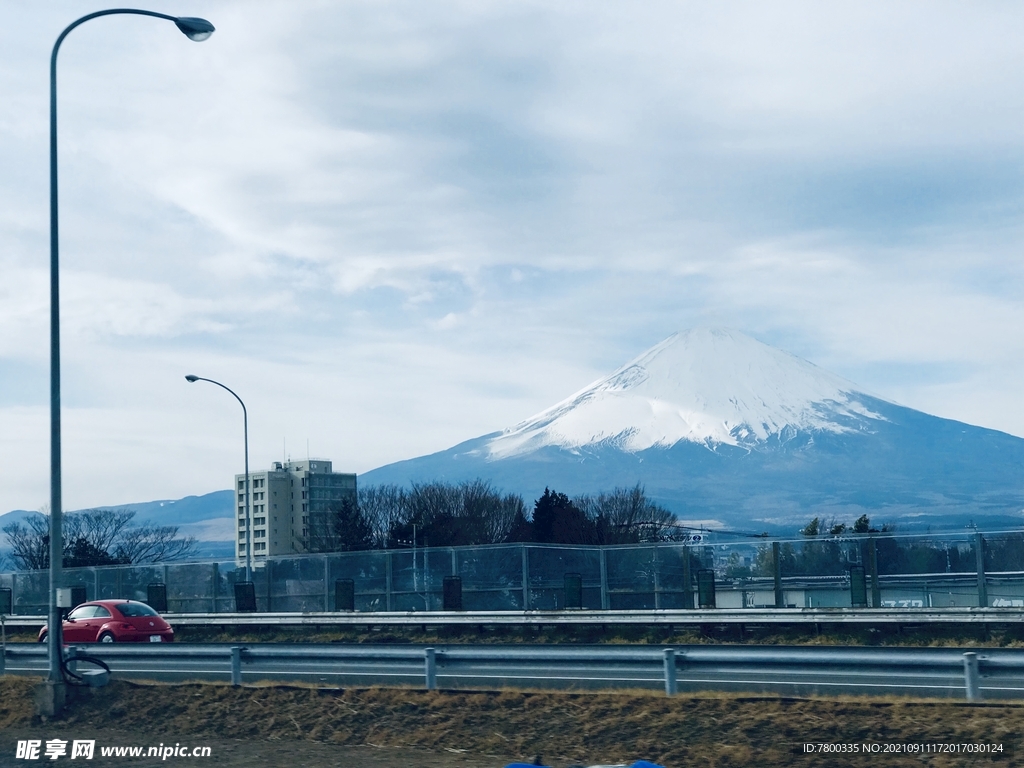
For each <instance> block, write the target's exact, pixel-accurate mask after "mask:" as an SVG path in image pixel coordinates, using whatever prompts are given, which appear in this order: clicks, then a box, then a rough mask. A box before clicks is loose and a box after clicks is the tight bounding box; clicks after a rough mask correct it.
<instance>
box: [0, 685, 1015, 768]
mask: <svg viewBox="0 0 1024 768" xmlns="http://www.w3.org/2000/svg"><path fill="white" fill-rule="evenodd" d="M33 682H34V681H30V680H27V679H22V678H3V679H0V735H5V736H6V738H4V739H3V742H5V743H0V748H2V749H4V750H8V747H7V746H6V744H9V743H11V742H10V738H12V736H11V734H25V733H39V734H41V736H37V737H36V738H44V739H45V738H54V737H55V735H56V734H57V732H58V731H61V732H65V733H71V732H76V733H77V732H80V731H86V732H89V733H104V732H110V731H116V732H117V733H118V734H126V733H127V734H132V737H133V738H135V739H136V740H137V741H139V742H144V743H156V742H157V741H169V740H172V739H177V740H179V741H180V740H182V738H184V737H186V736H187V737H190V738H193V740H195V739H211V740H214V741H213V742H212V743H214V744H219V745H224V744H226V743H228V742H231V743H236V744H238V745H239V746H238V749H237V750H235V751H236V752H237V753H238V755H239V762H237V763H236V762H231V761H230V760H225V761H220V760H217V761H214V762H211V763H209V764H211V765H213V764H221V765H243V764H248V765H255V766H262V765H273V764H276V763H274V762H264V761H263V760H265V759H269V758H265V757H262V756H265V755H268V754H270V753H271V752H275V753H276V752H280V751H281V750H282V748H283V749H284V751H283V752H282V754H296V755H298V754H306V755H307V757H306V758H303V759H301V760H298V761H297V762H295V761H293V762H292V764H295V765H298V764H300V763H301V764H303V765H311V766H312V765H334V764H341V763H338V762H337V760H338V759H339V757H340V755H341V754H342V753H340V752H337V751H335V752H333V753H332V752H331V751H330V750H331V749H332V748H334V749H335V750H337V749H340V748H341V747H342V745H344V746H345V748H346V749H354V748H356V747H357V746H358V747H362V748H365V747H366V746H367V745H372V746H373V747H374V748H375V749H376V750H377V751H376V752H375V753H374V755H375V757H373V759H371V757H365V758H360V761H361V762H360V763H358V764H362V765H367V766H369V765H374V766H382V767H383V766H387V767H388V768H398V766H403V765H421V766H428V765H430V766H433V765H437V766H442V765H453V766H457V765H465V766H487V765H491V766H501V765H503V764H504V763H505V762H507V761H511V760H512V759H524V758H525V759H526V761H527V762H529V761H530V760H532V759H533V757H534V756H535V755H543V756H544V758H545V762H546V764H548V765H553V766H558V767H563V766H567V765H570V764H574V763H582V764H587V763H596V762H601V761H620V762H627V761H632V760H634V759H637V758H641V757H642V758H646V759H649V760H655V761H657V762H659V763H661V764H663V765H666V766H689V765H701V766H717V767H718V768H726V767H727V766H738V767H740V766H742V768H749V766H752V765H757V766H792V765H815V766H820V765H828V766H843V765H851V766H864V765H885V766H911V765H912V766H920V765H922V764H928V765H938V766H968V765H1024V759H1022V758H1024V752H1021V741H1022V734H1024V704H1013V703H1010V704H996V703H983V704H974V705H972V704H966V703H955V702H947V701H914V700H901V699H867V698H856V699H845V700H834V699H795V698H783V697H773V696H743V695H724V694H723V695H713V694H706V695H685V696H677V697H673V698H667V697H665V696H659V695H656V694H650V693H636V692H631V693H597V694H594V693H547V692H524V691H512V690H508V691H500V692H464V691H463V692H443V691H442V692H427V691H418V690H410V689H401V688H360V689H356V688H353V689H322V688H321V689H317V688H312V687H305V686H258V687H248V686H247V687H238V688H233V687H230V686H227V685H220V684H199V683H194V684H182V685H162V684H141V683H129V682H123V681H117V682H114V683H112V684H111V685H110V686H109V687H108V688H106V689H103V690H102V691H97V692H95V693H94V695H92V696H91V697H88V698H86V699H85V700H84V701H81V702H79V703H77V704H76V705H75V707H74V709H73V711H72V712H71V714H69V715H68V716H67V717H66V718H65V720H64V721H62V722H61V723H59V724H58V723H45V724H44V723H39V722H38V720H37V719H36V718H34V717H33V715H32V705H31V695H30V691H31V686H32V684H33ZM58 726H59V728H58ZM19 738H26V737H25V736H24V735H19ZM90 738H93V737H90ZM818 742H830V743H845V744H861V745H862V744H865V743H870V742H874V743H879V744H890V745H891V744H900V745H905V744H911V743H916V744H931V745H942V744H963V743H971V744H978V743H983V744H1002V745H1003V751H1002V752H1001V753H997V754H995V755H992V756H986V757H980V756H978V755H976V754H955V753H954V754H948V753H933V754H931V755H929V756H927V757H922V756H921V755H919V754H876V755H872V756H865V755H863V754H845V755H844V754H829V755H814V756H808V755H805V754H803V752H802V751H801V750H802V749H803V747H802V745H803V744H805V743H818ZM260 745H264V746H265V747H266V749H261V747H260ZM286 745H288V746H286ZM307 748H308V750H312V752H308V751H307V752H302V751H301V750H302V749H307ZM410 748H412V749H413V750H418V751H415V752H413V753H408V754H414V755H418V756H419V757H416V758H415V762H409V760H413V759H414V758H410V757H408V756H404V757H400V756H399V755H400V754H402V755H406V753H401V752H400V750H401V749H406V750H408V749H410ZM246 749H248V752H246ZM316 749H320V750H322V751H323V754H324V755H325V756H324V757H323V758H318V757H314V755H313V752H316ZM389 749H390V750H392V751H391V752H389V751H388V750H389ZM238 750H241V751H240V752H239V751H238ZM288 750H291V752H290V753H289V752H288ZM395 750H398V751H395ZM228 751H231V750H228ZM221 752H222V756H223V753H224V749H223V748H221ZM331 754H333V755H334V757H333V758H329V757H328V756H329V755H331ZM346 754H347V753H346ZM245 755H247V756H245ZM254 755H255V756H256V757H254ZM7 756H8V755H6V754H0V764H3V760H4V758H5V757H7ZM352 759H354V758H352V757H350V758H348V759H347V760H343V761H342V762H343V763H346V764H347V763H348V761H349V760H352ZM245 760H248V763H245ZM321 760H326V762H322V761H321ZM123 764H126V763H123ZM135 764H136V765H141V763H135ZM351 764H353V765H355V764H357V763H355V762H352V763H351Z"/></svg>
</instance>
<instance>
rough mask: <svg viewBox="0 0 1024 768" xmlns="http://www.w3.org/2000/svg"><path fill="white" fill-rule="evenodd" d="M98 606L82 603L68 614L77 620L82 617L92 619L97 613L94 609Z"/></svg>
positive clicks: (70, 617)
mask: <svg viewBox="0 0 1024 768" xmlns="http://www.w3.org/2000/svg"><path fill="white" fill-rule="evenodd" d="M97 607H98V606H95V605H80V606H78V607H77V608H75V609H74V610H73V611H71V613H69V614H68V618H69V619H74V620H75V621H78V620H80V619H91V618H92V617H93V616H95V615H96V614H95V613H94V611H95V610H96V608H97Z"/></svg>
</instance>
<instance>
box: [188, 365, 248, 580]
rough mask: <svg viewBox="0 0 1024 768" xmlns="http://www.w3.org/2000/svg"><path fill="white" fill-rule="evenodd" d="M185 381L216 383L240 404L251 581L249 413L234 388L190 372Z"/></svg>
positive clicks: (246, 546) (246, 564) (246, 549)
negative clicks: (243, 442) (243, 435)
mask: <svg viewBox="0 0 1024 768" xmlns="http://www.w3.org/2000/svg"><path fill="white" fill-rule="evenodd" d="M185 381H188V382H191V383H194V382H197V381H208V382H210V383H211V384H216V385H217V386H218V387H220V388H221V389H226V390H227V391H228V392H230V393H231V394H232V395H234V398H235V400H237V401H238V404H239V405H241V406H242V427H243V430H244V433H245V580H246V582H252V541H251V539H250V534H249V531H250V527H251V526H250V517H249V413H248V411H246V410H245V403H243V402H242V398H240V397H239V396H238V395H237V394H235V392H234V390H232V389H230V388H228V387H225V386H224V385H223V384H221V383H220V382H219V381H214V380H213V379H204V378H203V377H202V376H193V375H192V374H189V375H188V376H186V377H185ZM234 494H235V491H234V489H232V491H231V495H232V498H234ZM234 504H235V502H234V501H232V502H231V505H232V509H234ZM232 517H234V514H232Z"/></svg>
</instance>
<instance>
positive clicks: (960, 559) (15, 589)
mask: <svg viewBox="0 0 1024 768" xmlns="http://www.w3.org/2000/svg"><path fill="white" fill-rule="evenodd" d="M723 538H724V537H722V536H719V535H717V534H711V535H708V534H705V535H704V536H703V537H702V540H701V543H700V544H693V543H688V544H684V543H659V544H640V545H629V546H612V547H583V546H579V547H573V546H559V545H545V544H501V545H493V546H476V547H453V548H451V547H450V548H426V549H416V550H411V549H404V550H389V551H376V550H375V551H367V552H345V553H332V554H318V555H296V556H292V557H282V558H272V559H268V560H267V562H266V563H265V564H264V565H263V566H262V567H259V568H255V569H254V570H253V577H252V578H253V584H254V588H255V593H256V603H257V606H258V610H260V611H282V612H293V611H302V612H317V611H335V610H338V609H339V608H340V607H341V606H339V605H338V604H337V599H338V598H337V596H336V595H337V592H336V585H337V584H338V582H340V581H341V582H348V581H351V585H350V586H349V589H350V590H351V592H352V593H353V594H354V597H353V599H352V603H351V604H352V607H354V609H355V610H356V611H366V612H369V611H434V610H442V609H444V608H445V607H446V604H445V594H446V591H445V589H446V588H445V582H446V580H451V578H452V577H457V578H458V584H457V587H458V590H459V592H460V599H459V603H458V604H459V607H460V608H461V609H462V610H469V611H473V610H489V611H495V610H509V611H516V610H524V609H525V610H562V609H565V608H566V607H567V606H568V607H580V608H591V609H610V610H648V609H676V608H694V607H718V608H763V607H810V608H819V607H850V606H865V607H895V608H900V607H904V608H912V607H920V608H942V607H947V606H996V607H1024V533H1022V532H998V533H986V534H980V533H975V532H973V531H965V532H962V533H956V534H943V535H931V536H908V535H900V536H897V535H886V534H875V535H845V536H818V537H805V538H800V539H777V540H768V539H746V540H739V541H724V540H722V539H723ZM243 579H244V569H242V568H239V567H238V566H237V565H236V563H235V562H234V561H205V562H195V563H168V564H162V565H140V566H105V567H96V568H68V569H65V570H64V586H69V587H73V586H80V587H82V588H84V590H85V596H86V599H87V600H97V599H103V598H118V599H133V600H143V601H145V600H147V596H148V594H149V590H150V587H151V586H152V585H154V584H160V585H164V587H165V590H166V596H167V610H168V611H169V612H171V613H224V612H232V611H234V610H235V587H234V585H235V583H237V582H241V581H242V580H243ZM450 586H451V585H450V584H449V587H450ZM47 590H48V574H47V572H46V571H21V572H15V573H2V574H0V612H3V611H4V610H5V607H6V606H10V608H11V611H12V612H13V613H15V614H23V615H38V614H43V613H45V612H46V608H47ZM448 594H449V595H450V594H451V592H450V591H449V592H448ZM345 607H348V606H347V605H346V606H345ZM448 607H451V606H448Z"/></svg>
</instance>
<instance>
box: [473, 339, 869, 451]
mask: <svg viewBox="0 0 1024 768" xmlns="http://www.w3.org/2000/svg"><path fill="white" fill-rule="evenodd" d="M859 394H866V393H863V392H862V391H860V390H858V388H857V386H856V385H855V384H853V383H852V382H850V381H847V380H846V379H843V378H842V377H840V376H836V375H835V374H832V373H829V372H828V371H824V370H822V369H821V368H818V367H817V366H815V365H813V364H811V363H809V362H807V361H806V360H802V359H800V358H798V357H796V356H794V355H791V354H789V353H787V352H783V351H781V350H779V349H776V348H774V347H771V346H768V345H767V344H762V343H761V342H759V341H757V340H756V339H752V338H751V337H749V336H746V335H744V334H742V333H739V332H738V331H733V330H722V329H695V330H688V331H681V332H679V333H676V334H673V335H672V336H670V337H669V338H667V339H665V341H663V342H661V343H660V344H657V345H655V346H654V347H652V348H651V349H649V350H647V351H646V352H644V353H643V354H642V355H640V356H639V357H637V358H636V359H635V360H633V361H631V362H629V363H627V364H626V365H624V366H622V367H621V368H619V369H618V370H617V371H615V372H614V373H612V374H611V375H610V376H608V377H606V378H604V379H601V380H599V381H596V382H594V383H593V384H591V385H590V386H589V387H587V388H586V389H583V390H581V391H580V392H577V393H576V394H575V395H573V396H572V397H569V398H568V399H566V400H563V401H562V402H560V403H558V404H557V405H555V406H553V407H551V408H549V409H548V410H546V411H543V412H542V413H540V414H538V415H536V416H534V417H533V418H531V419H527V420H526V421H524V422H522V423H520V424H518V425H516V426H514V427H512V428H510V429H506V430H505V431H504V432H502V433H501V434H500V435H498V436H496V437H494V438H492V439H491V440H490V441H488V443H487V444H486V445H485V446H484V447H483V450H482V453H483V454H484V455H485V456H486V458H487V459H489V460H495V459H502V458H508V457H512V456H517V455H522V454H526V453H531V452H533V451H535V450H538V449H540V448H544V447H546V446H555V447H559V448H565V449H568V450H577V449H579V448H582V447H584V446H588V445H593V444H596V443H608V444H611V445H614V446H615V447H617V448H619V449H621V450H624V451H629V452H636V451H642V450H646V449H648V448H652V447H670V446H672V445H675V444H676V443H678V442H679V441H681V440H686V441H690V442H694V443H702V444H704V445H707V446H709V447H713V446H714V445H716V444H726V445H735V446H751V447H752V446H755V445H757V444H759V443H764V442H765V441H767V440H769V439H770V438H778V439H781V440H786V439H788V438H789V437H792V436H793V435H794V434H795V433H796V432H810V433H813V432H816V431H817V432H821V431H824V432H830V433H834V434H839V433H844V432H853V431H860V430H863V429H870V426H871V421H872V420H874V421H884V417H882V416H881V415H879V414H877V413H874V412H872V411H871V410H869V409H868V408H866V407H865V406H864V405H862V404H861V402H860V399H859V398H858V397H857V395H859ZM876 399H877V398H876Z"/></svg>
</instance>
